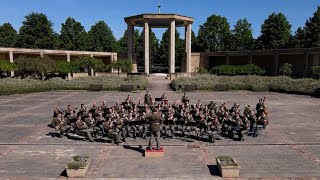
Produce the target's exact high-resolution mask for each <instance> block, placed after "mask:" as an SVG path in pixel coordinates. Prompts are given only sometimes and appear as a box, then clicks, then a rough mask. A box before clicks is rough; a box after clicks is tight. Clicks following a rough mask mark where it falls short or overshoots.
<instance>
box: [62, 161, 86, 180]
mask: <svg viewBox="0 0 320 180" xmlns="http://www.w3.org/2000/svg"><path fill="white" fill-rule="evenodd" d="M73 161H74V160H73V159H72V160H71V161H70V162H69V163H72V162H73ZM90 167H91V158H89V159H88V160H87V161H86V165H85V166H84V167H81V168H79V169H69V168H68V165H67V166H66V172H67V176H68V177H69V178H83V177H85V175H86V174H87V172H88V171H89V169H90Z"/></svg>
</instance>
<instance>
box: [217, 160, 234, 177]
mask: <svg viewBox="0 0 320 180" xmlns="http://www.w3.org/2000/svg"><path fill="white" fill-rule="evenodd" d="M231 159H232V158H231ZM216 160H217V166H218V168H219V171H220V174H221V176H222V177H223V178H238V177H239V173H240V165H239V163H238V162H237V161H236V160H234V159H232V160H233V162H234V164H233V165H228V164H227V165H226V164H224V163H222V161H221V160H220V159H219V157H218V158H216Z"/></svg>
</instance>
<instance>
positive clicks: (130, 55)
mask: <svg viewBox="0 0 320 180" xmlns="http://www.w3.org/2000/svg"><path fill="white" fill-rule="evenodd" d="M127 33H128V60H129V61H131V62H132V65H133V68H132V72H133V73H136V72H138V65H137V60H136V57H135V49H134V46H135V45H134V25H133V24H130V23H128V30H127Z"/></svg>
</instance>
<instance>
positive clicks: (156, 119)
mask: <svg viewBox="0 0 320 180" xmlns="http://www.w3.org/2000/svg"><path fill="white" fill-rule="evenodd" d="M148 118H149V122H150V132H151V137H150V139H149V150H152V144H153V141H154V138H156V142H157V150H160V124H161V121H163V118H162V117H161V114H160V112H159V109H158V107H154V108H153V113H152V114H151V115H149V117H148Z"/></svg>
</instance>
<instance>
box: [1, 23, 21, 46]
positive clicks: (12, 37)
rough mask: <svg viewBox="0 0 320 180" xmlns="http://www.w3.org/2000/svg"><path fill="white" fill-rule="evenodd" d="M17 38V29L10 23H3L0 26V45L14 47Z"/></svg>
mask: <svg viewBox="0 0 320 180" xmlns="http://www.w3.org/2000/svg"><path fill="white" fill-rule="evenodd" d="M17 38H18V34H17V31H16V30H15V29H14V28H13V27H12V25H11V24H10V23H4V24H2V25H1V26H0V47H14V46H15V44H16V42H17Z"/></svg>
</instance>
